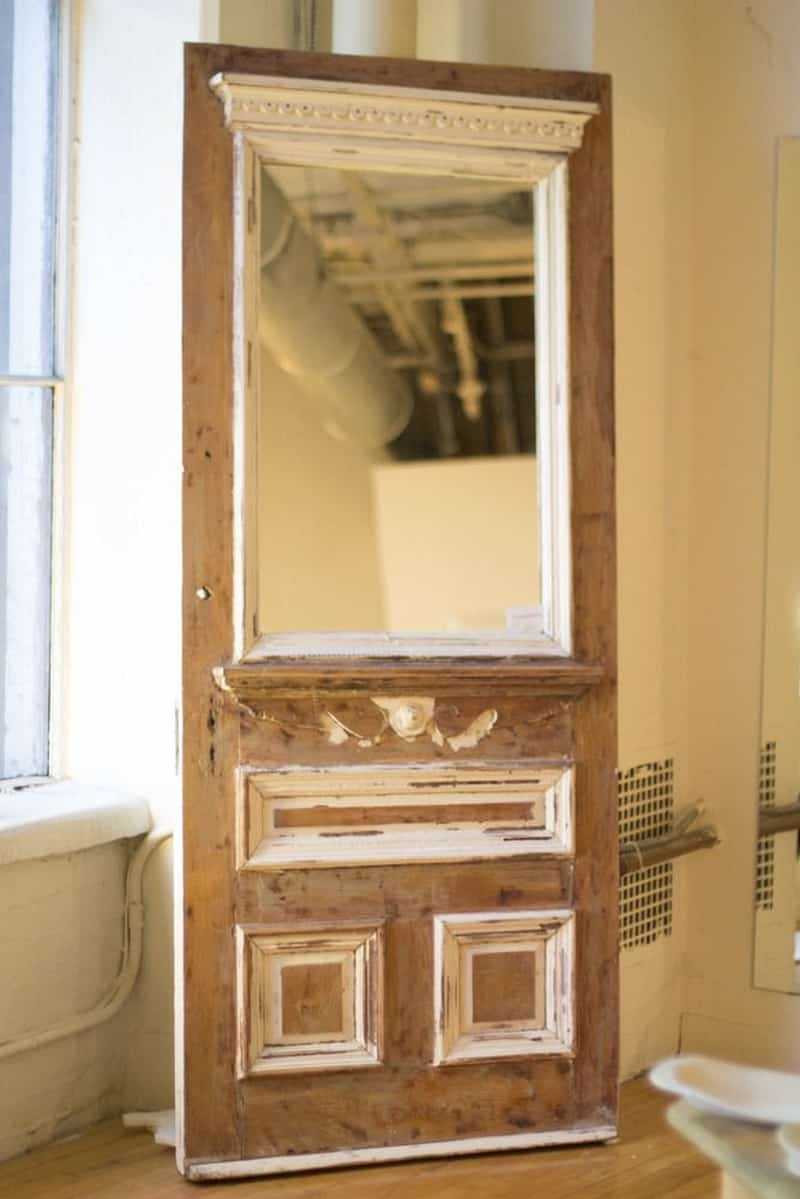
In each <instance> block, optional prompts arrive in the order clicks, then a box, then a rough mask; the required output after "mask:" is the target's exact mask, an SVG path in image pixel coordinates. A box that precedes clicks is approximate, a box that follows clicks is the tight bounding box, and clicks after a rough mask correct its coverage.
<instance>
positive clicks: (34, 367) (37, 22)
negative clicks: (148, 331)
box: [0, 0, 58, 375]
mask: <svg viewBox="0 0 800 1199" xmlns="http://www.w3.org/2000/svg"><path fill="white" fill-rule="evenodd" d="M57 15H58V14H57V4H56V0H0V375H9V374H11V375H51V374H52V373H53V369H54V361H53V305H54V236H53V233H54V226H55V157H56V156H55V154H54V144H55V108H56V105H55V99H56V82H57V72H56V45H57V37H56V33H57Z"/></svg>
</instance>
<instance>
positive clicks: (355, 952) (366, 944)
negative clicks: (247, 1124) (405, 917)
mask: <svg viewBox="0 0 800 1199" xmlns="http://www.w3.org/2000/svg"><path fill="white" fill-rule="evenodd" d="M236 937H237V944H238V962H237V966H238V990H237V995H238V1000H237V1003H238V1027H239V1045H238V1050H239V1052H238V1063H239V1066H238V1072H239V1076H240V1078H247V1077H253V1076H257V1075H262V1074H281V1075H285V1074H288V1073H297V1072H298V1071H302V1072H304V1073H305V1072H308V1071H321V1070H355V1069H363V1068H364V1067H372V1066H377V1065H379V1064H380V1061H381V1043H382V1039H383V955H382V943H383V930H382V927H381V925H380V924H372V925H365V926H351V925H346V926H341V925H340V926H338V927H337V926H333V927H330V928H320V927H318V926H316V925H314V926H308V925H306V926H303V925H300V926H295V927H288V928H281V929H280V930H276V929H275V928H274V927H263V926H261V927H260V926H257V925H256V926H246V925H240V926H239V927H238V928H237V930H236Z"/></svg>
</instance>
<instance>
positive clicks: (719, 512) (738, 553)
mask: <svg viewBox="0 0 800 1199" xmlns="http://www.w3.org/2000/svg"><path fill="white" fill-rule="evenodd" d="M694 53H695V61H696V63H697V75H696V81H695V92H694V103H695V109H696V112H697V114H698V117H697V122H696V126H695V135H694V171H695V213H696V222H695V319H696V327H695V353H696V374H695V378H696V389H695V396H696V402H695V407H694V418H693V426H692V444H693V469H692V492H691V500H692V538H691V544H690V554H691V557H690V576H689V577H690V581H691V605H690V624H689V635H690V660H691V669H692V686H691V691H690V701H689V715H690V730H691V732H690V745H691V768H692V778H693V784H694V788H695V790H696V792H697V793H698V794H702V795H704V796H705V797H706V798H707V800H708V801H709V803H710V804H712V805H713V808H714V810H715V812H716V813H717V815H718V818H719V823H720V826H721V830H722V833H723V837H724V843H723V845H722V846H721V848H720V849H718V850H715V851H714V852H713V853H711V854H708V855H706V856H704V857H703V859H702V860H701V861H697V862H695V863H693V864H692V866H691V910H692V919H691V927H690V939H689V952H690V976H689V990H688V997H687V1014H686V1016H685V1018H684V1022H683V1044H684V1047H685V1048H687V1049H711V1050H713V1051H715V1052H717V1053H720V1054H724V1055H727V1056H730V1057H733V1058H741V1059H751V1060H756V1061H760V1062H764V1063H771V1064H773V1065H781V1066H784V1067H790V1066H793V1067H795V1068H800V1001H798V1000H797V999H794V998H791V997H787V996H784V995H778V994H774V993H770V992H767V991H757V990H754V989H753V987H752V983H751V940H752V930H753V919H754V918H753V900H752V878H753V847H754V834H755V822H756V809H755V799H754V797H755V794H756V789H757V776H758V750H759V742H760V729H759V724H760V708H761V703H760V698H761V690H760V684H761V638H762V612H763V579H764V573H763V572H764V527H765V524H764V521H765V501H766V495H767V486H766V471H767V432H768V421H769V368H770V311H771V295H772V237H773V184H774V166H775V150H776V139H777V138H778V137H780V136H781V135H784V134H787V133H795V134H796V133H800V6H798V5H797V4H796V3H795V2H794V0H754V2H753V3H750V4H746V5H745V4H731V3H730V2H729V0H704V2H703V3H702V4H699V5H697V6H696V12H695V23H694Z"/></svg>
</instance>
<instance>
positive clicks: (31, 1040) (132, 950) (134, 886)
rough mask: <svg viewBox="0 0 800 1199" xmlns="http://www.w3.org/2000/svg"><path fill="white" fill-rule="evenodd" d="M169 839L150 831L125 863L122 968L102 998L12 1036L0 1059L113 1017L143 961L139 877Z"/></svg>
mask: <svg viewBox="0 0 800 1199" xmlns="http://www.w3.org/2000/svg"><path fill="white" fill-rule="evenodd" d="M171 836H172V830H171V829H168V828H156V829H152V830H151V832H149V833H148V834H147V835H146V836H145V837H143V839H142V841H141V843H140V844H139V846H138V847H137V849H136V852H135V853H134V854H133V857H132V858H131V860H130V862H129V864H128V874H127V878H126V880H125V912H124V916H123V927H122V965H121V966H120V970H119V974H118V975H117V977H116V978H115V979H114V982H113V984H112V985H111V987H110V989H109V991H108V993H107V994H106V995H105V997H104V998H103V999H101V1001H100V1002H99V1003H98V1004H97V1005H96V1006H95V1007H93V1008H90V1010H89V1011H87V1012H81V1013H80V1014H79V1015H77V1016H73V1017H72V1018H71V1019H69V1020H64V1021H62V1022H61V1023H60V1024H54V1025H52V1026H51V1027H49V1028H40V1029H37V1030H36V1031H35V1032H30V1033H23V1034H22V1036H19V1037H13V1038H12V1039H11V1040H9V1041H1V1042H0V1060H2V1059H3V1058H8V1057H15V1056H16V1055H17V1054H18V1053H26V1052H28V1051H29V1050H31V1049H40V1048H41V1046H42V1045H50V1044H51V1043H52V1042H53V1041H61V1040H63V1039H64V1038H65V1037H72V1036H75V1034H76V1033H80V1032H85V1031H86V1030H87V1029H89V1028H95V1027H96V1026H97V1025H98V1024H105V1022H106V1021H107V1020H110V1019H111V1017H112V1016H116V1014H117V1012H118V1011H119V1010H120V1008H121V1007H122V1006H123V1004H124V1003H125V1001H126V1000H127V999H128V998H129V996H130V994H131V992H132V991H133V987H134V983H135V982H136V979H137V978H138V976H139V966H140V965H141V961H142V938H143V930H144V903H143V898H142V875H143V873H144V868H145V864H146V863H147V860H148V858H149V857H150V855H151V854H152V852H153V850H155V849H158V847H159V845H161V844H163V842H164V841H166V840H167V839H168V838H169V837H171Z"/></svg>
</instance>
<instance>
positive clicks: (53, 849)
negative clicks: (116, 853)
mask: <svg viewBox="0 0 800 1199" xmlns="http://www.w3.org/2000/svg"><path fill="white" fill-rule="evenodd" d="M152 823H153V822H152V818H151V816H150V808H149V806H148V804H147V802H146V801H145V800H143V799H139V798H138V797H137V796H134V795H126V794H125V793H124V792H122V791H116V790H114V789H113V788H111V787H101V786H90V785H88V784H86V783H72V782H61V783H44V784H42V785H41V786H33V787H30V788H25V789H24V790H10V791H0V866H8V865H10V864H11V863H12V862H24V861H30V860H32V859H34V858H52V857H56V856H60V855H63V854H68V853H76V852H77V851H79V850H81V849H91V848H92V847H94V846H97V845H108V844H109V843H110V842H112V841H121V840H123V838H126V837H139V836H141V835H142V834H143V833H147V832H149V831H150V829H151V828H152Z"/></svg>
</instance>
